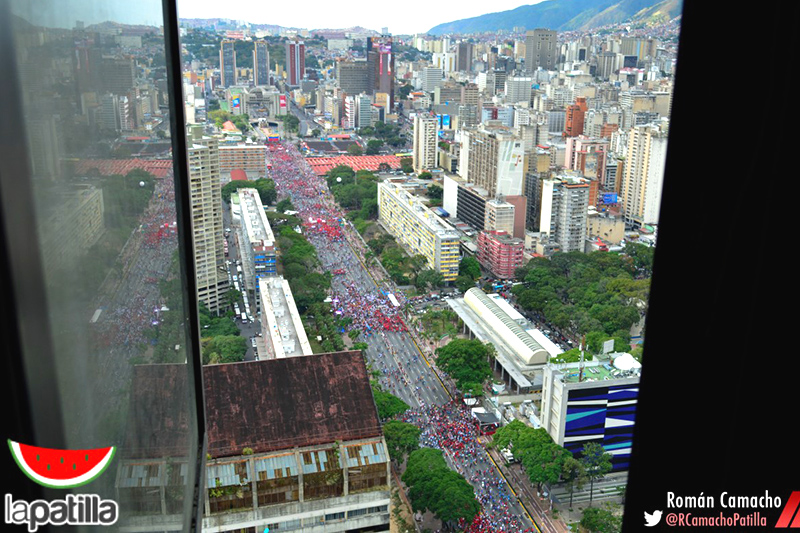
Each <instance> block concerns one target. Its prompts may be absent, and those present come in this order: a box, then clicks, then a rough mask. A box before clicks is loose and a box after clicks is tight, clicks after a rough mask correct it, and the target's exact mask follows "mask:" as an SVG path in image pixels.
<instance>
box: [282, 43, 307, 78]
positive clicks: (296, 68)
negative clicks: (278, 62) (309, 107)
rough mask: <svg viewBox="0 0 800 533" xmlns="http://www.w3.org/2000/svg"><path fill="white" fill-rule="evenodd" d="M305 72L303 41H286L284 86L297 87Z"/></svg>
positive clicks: (304, 47) (304, 46)
mask: <svg viewBox="0 0 800 533" xmlns="http://www.w3.org/2000/svg"><path fill="white" fill-rule="evenodd" d="M305 72H306V45H305V43H304V42H303V41H299V40H294V41H286V84H287V85H288V86H290V87H299V86H300V80H302V79H303V78H304V77H305Z"/></svg>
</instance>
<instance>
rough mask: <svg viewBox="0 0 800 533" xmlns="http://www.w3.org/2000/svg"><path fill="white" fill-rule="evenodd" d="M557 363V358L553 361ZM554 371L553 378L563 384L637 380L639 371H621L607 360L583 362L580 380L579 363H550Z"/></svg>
mask: <svg viewBox="0 0 800 533" xmlns="http://www.w3.org/2000/svg"><path fill="white" fill-rule="evenodd" d="M554 361H557V358H556V359H554ZM551 366H552V367H553V369H554V370H555V373H554V376H555V377H556V378H557V379H560V380H561V381H562V382H563V383H566V384H573V383H581V382H583V383H591V382H593V381H608V380H612V379H625V378H638V377H639V376H640V375H641V371H640V370H628V371H623V370H619V369H617V368H615V367H614V365H613V363H612V362H611V361H609V360H601V361H596V360H592V361H585V362H584V368H583V379H582V380H581V379H580V363H555V362H554V363H551Z"/></svg>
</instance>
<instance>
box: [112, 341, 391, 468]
mask: <svg viewBox="0 0 800 533" xmlns="http://www.w3.org/2000/svg"><path fill="white" fill-rule="evenodd" d="M203 386H204V389H205V405H206V424H207V435H208V453H210V454H211V455H212V456H213V457H228V456H235V455H241V453H242V449H243V448H252V449H253V452H254V453H263V452H269V451H275V450H282V449H290V448H293V447H295V446H297V447H302V446H313V445H318V444H325V443H331V442H334V441H337V440H338V441H347V440H355V439H362V438H369V437H377V436H380V435H381V425H380V421H379V420H378V413H377V410H376V408H375V402H374V400H373V397H372V390H371V389H370V385H369V377H368V375H367V369H366V366H365V364H364V359H363V356H362V355H361V352H360V351H349V352H333V353H326V354H317V355H310V356H303V357H287V358H285V359H273V360H264V361H250V362H243V363H231V364H221V365H208V366H205V367H203ZM187 400H188V398H187V390H186V366H185V365H140V366H136V367H135V369H134V383H133V387H132V394H131V412H130V415H131V416H130V417H129V422H130V424H131V425H130V426H129V431H128V435H127V441H126V446H125V447H124V448H126V449H124V450H121V451H122V452H123V453H124V454H125V455H127V456H131V457H164V456H170V455H171V456H175V455H185V454H186V450H187V449H188V435H189V433H188V417H187V416H186V415H185V413H182V412H181V409H182V406H184V405H185V404H186V403H187Z"/></svg>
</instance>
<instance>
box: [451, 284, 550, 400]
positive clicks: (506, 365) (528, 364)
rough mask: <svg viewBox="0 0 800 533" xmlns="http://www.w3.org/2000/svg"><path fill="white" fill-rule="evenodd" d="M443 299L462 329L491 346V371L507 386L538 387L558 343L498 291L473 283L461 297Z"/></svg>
mask: <svg viewBox="0 0 800 533" xmlns="http://www.w3.org/2000/svg"><path fill="white" fill-rule="evenodd" d="M445 301H446V302H447V304H448V305H449V306H450V308H451V309H452V310H453V311H455V313H456V314H457V315H458V318H459V319H461V323H462V333H464V334H467V335H469V338H475V339H478V340H480V341H482V342H484V343H490V344H492V346H494V348H495V352H496V353H495V358H494V362H493V363H492V364H493V368H494V371H495V372H499V373H500V376H501V378H502V379H503V381H505V382H506V383H507V384H508V386H509V388H510V389H512V390H514V391H515V392H516V393H518V394H523V393H528V392H532V391H536V390H540V389H541V383H542V369H543V367H544V365H545V364H546V363H547V362H548V361H549V360H550V359H551V358H553V357H556V356H558V355H559V354H561V353H563V351H562V350H561V349H560V348H559V347H558V346H556V345H555V344H554V343H553V342H552V341H550V339H548V338H547V337H546V336H545V335H544V334H543V333H542V332H541V331H539V330H537V329H534V328H533V327H532V326H531V325H530V324H529V323H528V321H527V320H526V319H525V317H524V316H522V315H521V314H520V313H519V312H518V311H517V310H516V309H514V308H513V307H512V306H511V304H509V303H508V302H507V301H506V300H504V299H503V298H502V297H501V296H500V295H499V294H486V293H484V292H483V291H482V290H480V289H479V288H477V287H473V288H471V289H469V290H468V291H467V292H465V293H464V298H448V299H447V300H445Z"/></svg>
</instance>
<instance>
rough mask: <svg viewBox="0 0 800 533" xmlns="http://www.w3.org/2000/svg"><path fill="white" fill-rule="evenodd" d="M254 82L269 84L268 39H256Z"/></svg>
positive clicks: (256, 83) (259, 84) (256, 84)
mask: <svg viewBox="0 0 800 533" xmlns="http://www.w3.org/2000/svg"><path fill="white" fill-rule="evenodd" d="M253 84H254V85H255V86H256V87H258V86H262V85H269V84H270V83H269V47H268V46H267V43H266V41H256V43H255V46H254V48H253Z"/></svg>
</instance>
